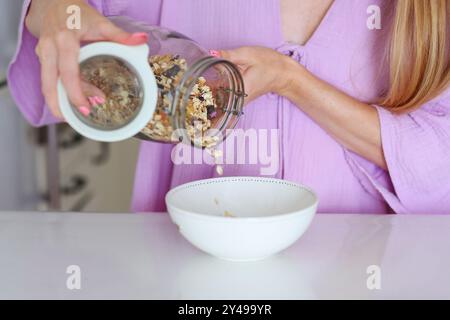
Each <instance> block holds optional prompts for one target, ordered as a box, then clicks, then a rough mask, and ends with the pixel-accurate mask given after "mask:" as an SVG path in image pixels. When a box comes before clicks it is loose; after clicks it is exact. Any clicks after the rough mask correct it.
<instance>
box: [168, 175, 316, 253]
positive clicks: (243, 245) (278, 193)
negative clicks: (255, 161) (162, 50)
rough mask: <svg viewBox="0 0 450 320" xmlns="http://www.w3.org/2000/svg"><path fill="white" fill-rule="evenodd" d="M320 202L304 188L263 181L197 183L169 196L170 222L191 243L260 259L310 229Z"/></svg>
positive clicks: (233, 179) (237, 179) (241, 179)
mask: <svg viewBox="0 0 450 320" xmlns="http://www.w3.org/2000/svg"><path fill="white" fill-rule="evenodd" d="M317 203H318V199H317V196H316V195H315V194H314V193H313V192H312V191H311V190H310V189H308V188H306V187H304V186H302V185H299V184H296V183H293V182H288V181H284V180H278V179H271V178H259V177H228V178H217V179H208V180H201V181H195V182H191V183H187V184H184V185H181V186H178V187H176V188H174V189H172V190H171V191H169V193H168V194H167V195H166V204H167V209H168V211H169V214H170V217H171V218H172V221H173V222H174V223H175V224H176V225H177V226H178V228H179V230H180V232H181V234H182V235H183V236H184V237H185V238H186V239H187V240H188V241H189V242H191V243H192V244H193V245H194V246H196V247H197V248H199V249H201V250H203V251H205V252H207V253H209V254H211V255H214V256H216V257H219V258H222V259H226V260H233V261H252V260H259V259H263V258H266V257H268V256H271V255H273V254H275V253H277V252H280V251H281V250H283V249H286V248H287V247H289V246H290V245H291V244H293V243H294V242H295V241H296V240H298V239H299V238H300V236H301V235H302V234H303V233H304V232H305V231H306V229H307V228H308V226H309V225H310V223H311V221H312V219H313V217H314V214H315V213H316V209H317ZM228 215H232V216H233V217H230V216H228Z"/></svg>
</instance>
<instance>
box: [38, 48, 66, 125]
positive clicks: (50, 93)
mask: <svg viewBox="0 0 450 320" xmlns="http://www.w3.org/2000/svg"><path fill="white" fill-rule="evenodd" d="M36 53H37V55H38V57H39V61H40V63H41V89H42V94H43V95H44V97H45V101H46V103H47V106H48V107H49V109H50V111H51V112H52V114H53V115H54V116H55V117H57V118H60V119H62V118H63V115H62V114H61V111H60V109H59V103H58V93H57V82H58V52H57V50H56V45H55V44H54V42H53V41H51V40H41V41H39V44H38V46H37V48H36Z"/></svg>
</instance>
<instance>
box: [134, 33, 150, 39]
mask: <svg viewBox="0 0 450 320" xmlns="http://www.w3.org/2000/svg"><path fill="white" fill-rule="evenodd" d="M131 38H133V39H147V38H148V34H146V33H145V32H136V33H133V34H132V35H131Z"/></svg>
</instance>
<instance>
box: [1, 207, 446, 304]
mask: <svg viewBox="0 0 450 320" xmlns="http://www.w3.org/2000/svg"><path fill="white" fill-rule="evenodd" d="M69 265H78V266H80V268H81V290H68V289H67V287H66V280H67V277H68V276H69V275H68V274H66V268H67V267H68V266H69ZM370 265H378V266H380V268H381V289H380V290H368V289H367V285H366V280H367V278H368V277H369V275H368V274H367V273H366V269H367V267H368V266H370ZM0 298H3V299H5V298H6V299H10V298H25V299H29V298H33V299H34V298H37V299H49V298H52V299H53V298H57V299H62V298H70V299H82V298H88V299H91V298H93V299H103V298H118V299H122V298H124V299H131V298H132V299H312V298H326V299H334V298H337V299H343V298H358V299H380V298H387V299H396V298H406V299H413V298H447V299H448V298H450V216H396V215H317V216H316V218H315V219H314V221H313V223H312V225H311V227H310V229H309V230H308V231H307V232H306V233H305V235H304V236H303V237H302V238H301V239H300V240H299V241H298V242H297V243H296V244H294V245H293V246H292V247H290V248H289V249H287V250H286V251H284V252H283V253H281V254H279V255H277V256H274V257H272V258H270V259H267V260H264V261H260V262H251V263H233V262H227V261H222V260H219V259H216V258H213V257H211V256H209V255H207V254H205V253H202V252H201V251H198V250H197V249H196V248H194V247H193V246H191V245H190V244H189V243H188V242H187V241H185V240H184V238H183V237H182V236H181V235H180V234H179V233H178V231H177V229H176V227H175V226H174V225H172V224H171V222H170V219H169V217H168V215H167V214H145V215H143V214H142V215H140V214H80V213H19V212H16V213H7V212H5V213H0Z"/></svg>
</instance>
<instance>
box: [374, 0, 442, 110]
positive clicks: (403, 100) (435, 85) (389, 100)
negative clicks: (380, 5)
mask: <svg viewBox="0 0 450 320" xmlns="http://www.w3.org/2000/svg"><path fill="white" fill-rule="evenodd" d="M393 14H394V16H393V19H392V25H391V30H390V42H389V51H388V63H389V70H390V71H389V77H390V86H389V89H388V91H387V92H386V94H385V95H384V96H383V97H382V99H381V101H380V104H381V105H382V106H384V107H385V108H386V109H389V110H391V111H393V112H396V113H403V112H408V111H412V110H413V109H415V108H418V107H420V106H421V105H422V104H424V103H426V102H428V101H430V100H431V99H433V98H435V97H436V96H438V95H439V94H440V93H442V92H443V91H444V90H445V89H446V88H447V87H448V86H449V85H450V70H449V64H450V63H449V47H450V32H449V25H450V21H449V20H450V0H397V1H396V6H395V10H394V13H393Z"/></svg>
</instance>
